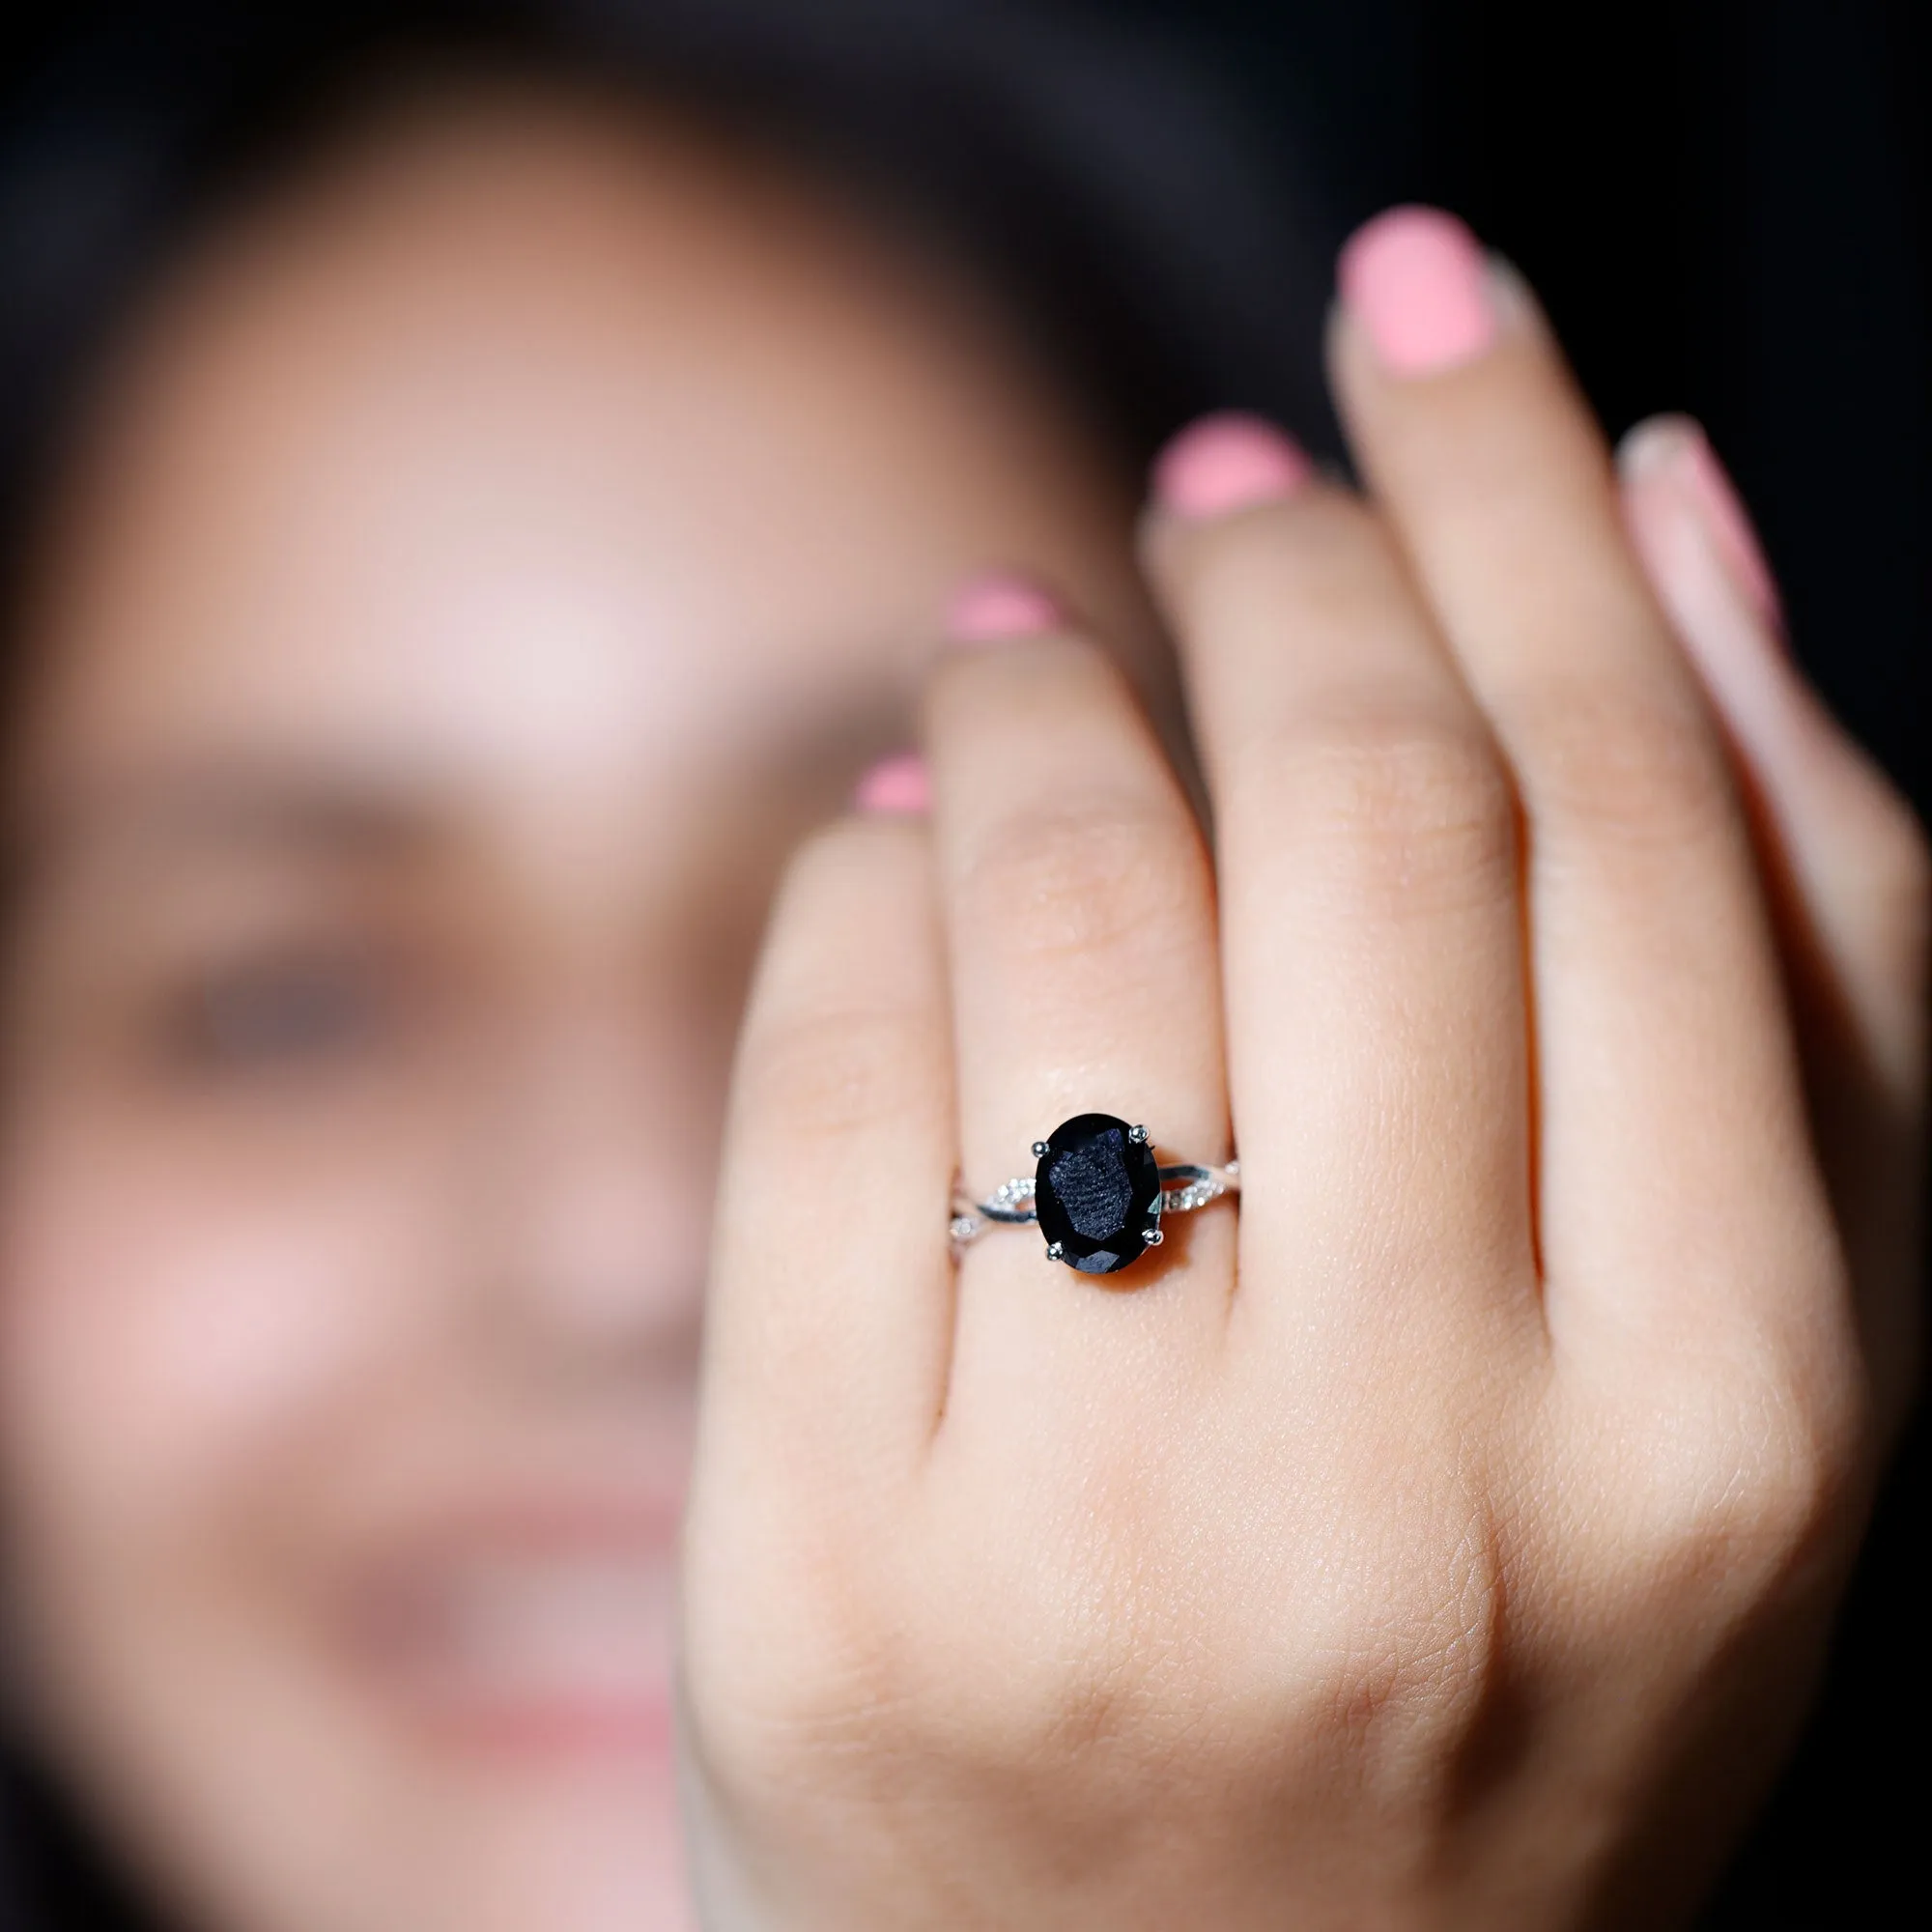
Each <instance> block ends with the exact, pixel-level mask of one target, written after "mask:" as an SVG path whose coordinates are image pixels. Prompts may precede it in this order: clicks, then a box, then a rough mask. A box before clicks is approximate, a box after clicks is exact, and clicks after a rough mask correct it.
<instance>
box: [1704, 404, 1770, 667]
mask: <svg viewBox="0 0 1932 1932" xmlns="http://www.w3.org/2000/svg"><path fill="white" fill-rule="evenodd" d="M1686 428H1687V429H1688V430H1689V431H1690V434H1689V435H1687V436H1686V437H1685V439H1684V444H1683V451H1682V454H1681V456H1680V457H1679V459H1678V461H1679V466H1680V467H1679V472H1678V473H1679V474H1680V475H1682V476H1683V478H1684V479H1685V481H1686V482H1687V483H1688V484H1689V485H1690V494H1691V496H1692V497H1695V498H1696V502H1697V508H1698V510H1699V511H1700V512H1701V513H1702V515H1703V519H1704V527H1705V529H1706V530H1707V531H1708V532H1709V533H1710V537H1711V542H1712V544H1713V545H1714V546H1715V547H1716V549H1717V552H1718V554H1719V557H1720V558H1721V559H1722V560H1723V564H1724V568H1725V569H1726V570H1728V571H1729V572H1730V574H1731V579H1732V582H1735V583H1736V584H1737V586H1738V588H1739V589H1740V590H1742V591H1743V592H1744V594H1745V595H1746V596H1747V598H1748V599H1749V600H1750V602H1751V604H1752V606H1753V607H1754V608H1755V609H1756V611H1757V613H1758V615H1759V616H1760V617H1762V618H1763V619H1764V620H1765V621H1766V622H1767V623H1768V624H1771V625H1774V626H1776V628H1777V629H1779V630H1782V629H1783V627H1784V602H1783V599H1782V598H1780V597H1779V596H1778V594H1777V580H1776V578H1775V577H1774V576H1773V575H1772V574H1771V564H1770V563H1769V561H1768V560H1767V559H1766V557H1765V554H1764V547H1763V546H1762V545H1761V544H1760V543H1759V542H1758V538H1757V531H1756V529H1755V527H1754V526H1752V524H1751V520H1750V513H1749V512H1748V511H1747V509H1746V508H1745V506H1744V499H1743V498H1742V497H1740V496H1739V495H1738V492H1737V486H1736V485H1735V484H1734V483H1733V482H1732V481H1731V479H1730V475H1729V472H1728V471H1726V469H1724V466H1723V465H1722V464H1721V463H1719V461H1718V452H1717V451H1716V450H1715V449H1713V448H1712V447H1711V440H1710V438H1709V437H1707V436H1706V435H1705V434H1704V432H1703V430H1702V428H1701V427H1699V426H1698V425H1696V424H1694V423H1687V424H1686Z"/></svg>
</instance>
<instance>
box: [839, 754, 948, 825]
mask: <svg viewBox="0 0 1932 1932" xmlns="http://www.w3.org/2000/svg"><path fill="white" fill-rule="evenodd" d="M852 803H853V806H854V807H855V808H856V809H857V810H860V811H878V812H897V813H901V814H910V813H916V812H922V811H930V810H932V775H931V774H930V773H929V772H928V771H927V770H926V768H925V760H924V759H923V758H922V757H921V756H920V754H919V753H917V752H895V753H894V754H893V755H892V756H891V757H889V758H881V759H880V760H879V762H878V763H877V764H876V765H874V766H873V767H872V768H871V770H870V771H868V772H867V774H866V776H865V777H864V778H862V779H861V780H860V781H859V783H858V786H857V788H856V789H855V790H854V791H853V793H852Z"/></svg>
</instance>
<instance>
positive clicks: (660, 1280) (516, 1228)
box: [472, 1000, 723, 1381]
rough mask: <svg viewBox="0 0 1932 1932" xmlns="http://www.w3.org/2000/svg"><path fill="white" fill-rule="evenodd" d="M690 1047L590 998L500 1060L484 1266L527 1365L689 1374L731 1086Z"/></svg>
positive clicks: (487, 1164) (490, 1291)
mask: <svg viewBox="0 0 1932 1932" xmlns="http://www.w3.org/2000/svg"><path fill="white" fill-rule="evenodd" d="M694 1049H695V1042H693V1041H692V1040H690V1039H689V1038H686V1037H679V1035H678V1032H677V1030H676V1029H674V1028H671V1027H668V1026H651V1025H648V1024H646V1023H643V1022H640V1021H639V1020H638V1019H637V1018H636V1017H635V1016H634V1014H633V1013H627V1012H626V1011H624V1010H623V1009H621V1007H618V1005H617V1003H615V1002H611V1001H592V1000H584V1001H582V1002H580V1003H576V1004H573V1005H572V1006H571V1007H570V1009H569V1010H567V1011H563V1012H559V1013H555V1014H552V1015H550V1016H548V1018H547V1019H545V1020H544V1021H542V1022H541V1023H539V1024H536V1025H534V1026H532V1027H531V1028H530V1029H528V1031H527V1034H526V1037H525V1038H524V1039H523V1040H521V1041H520V1042H518V1044H517V1045H516V1047H515V1048H514V1049H512V1050H510V1051H509V1052H507V1053H506V1054H505V1056H504V1061H503V1066H502V1072H503V1076H504V1077H503V1078H502V1079H501V1080H500V1081H499V1082H493V1083H492V1087H493V1089H494V1090H495V1091H494V1096H493V1106H494V1113H495V1118H494V1119H492V1120H490V1121H488V1122H473V1123H472V1126H473V1128H474V1129H475V1138H476V1142H477V1143H479V1144H480V1145H481V1146H482V1147H483V1148H484V1149H486V1150H487V1154H486V1157H485V1158H484V1159H483V1160H482V1161H481V1162H480V1163H479V1165H478V1170H477V1173H476V1179H477V1181H478V1182H479V1183H480V1184H479V1185H478V1186H477V1187H476V1189H475V1194H474V1207H475V1210H476V1213H477V1217H478V1219H477V1231H478V1233H479V1234H480V1235H481V1236H482V1238H481V1240H480V1242H479V1243H478V1245H479V1246H480V1248H481V1250H482V1252H480V1253H477V1254H476V1264H477V1266H478V1267H479V1269H480V1270H481V1271H482V1273H483V1274H484V1277H485V1280H486V1282H487V1295H486V1303H487V1306H488V1308H489V1310H490V1311H491V1313H492V1315H493V1317H494V1321H493V1326H494V1329H495V1332H497V1334H498V1335H499V1336H500V1337H501V1338H502V1339H503V1340H504V1341H505V1342H506V1343H507V1344H508V1345H509V1346H510V1347H511V1348H512V1349H513V1350H514V1351H515V1358H516V1361H517V1363H518V1364H519V1366H520V1367H522V1368H526V1369H529V1368H537V1369H541V1370H543V1371H544V1372H546V1373H551V1374H556V1373H560V1372H561V1373H566V1374H569V1375H571V1376H573V1377H578V1378H582V1377H584V1376H591V1377H611V1376H618V1377H623V1378H638V1377H639V1376H650V1377H662V1378H674V1379H677V1380H680V1381H681V1380H683V1379H685V1378H688V1377H689V1375H690V1374H691V1373H692V1371H693V1369H694V1367H695V1360H696V1338H697V1328H698V1321H699V1317H700V1314H701V1306H702V1298H703V1282H704V1271H705V1263H706V1249H707V1246H708V1236H709V1229H710V1212H711V1194H712V1186H713V1177H714V1172H715V1165H716V1152H715V1149H716V1141H717V1126H716V1116H717V1113H718V1100H717V1097H716V1095H717V1090H718V1089H719V1088H720V1087H721V1086H722V1082H723V1068H722V1066H721V1067H720V1068H718V1069H716V1070H715V1071H711V1070H710V1069H707V1068H705V1067H704V1066H703V1065H702V1064H701V1059H702V1056H701V1055H700V1054H699V1053H697V1052H696V1051H695V1050H694ZM707 1072H710V1077H708V1078H707V1077H706V1076H707Z"/></svg>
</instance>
